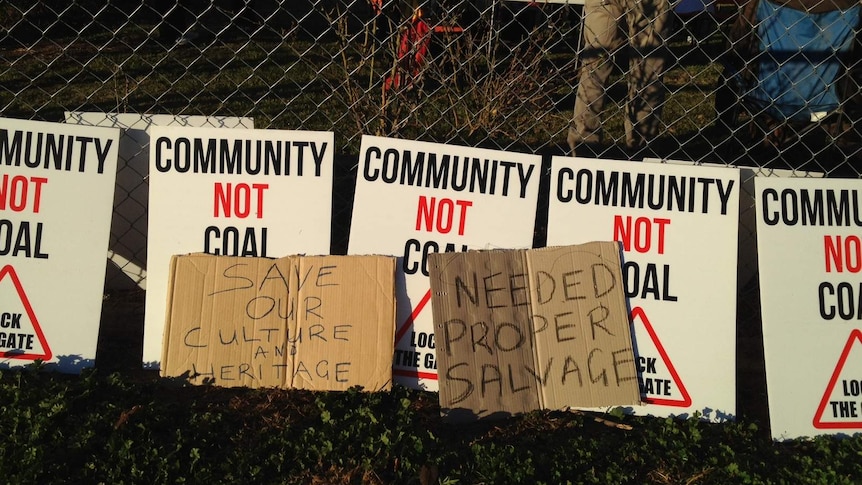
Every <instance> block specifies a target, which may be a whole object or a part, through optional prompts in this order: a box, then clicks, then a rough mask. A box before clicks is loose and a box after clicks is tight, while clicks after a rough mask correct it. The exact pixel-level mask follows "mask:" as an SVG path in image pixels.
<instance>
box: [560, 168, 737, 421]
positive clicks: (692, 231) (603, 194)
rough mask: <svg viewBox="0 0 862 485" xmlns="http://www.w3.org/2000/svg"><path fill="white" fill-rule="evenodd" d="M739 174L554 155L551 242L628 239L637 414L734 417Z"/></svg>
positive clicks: (625, 264)
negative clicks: (638, 389) (638, 393)
mask: <svg viewBox="0 0 862 485" xmlns="http://www.w3.org/2000/svg"><path fill="white" fill-rule="evenodd" d="M738 205H739V171H738V170H737V169H733V168H713V167H701V166H698V167H685V166H677V165H669V164H649V163H632V162H624V161H616V160H595V159H583V158H564V157H554V158H553V160H552V168H551V192H550V201H549V209H548V244H549V245H561V244H573V243H580V242H586V241H594V240H616V241H619V242H621V243H622V247H623V267H622V273H623V277H624V280H625V293H626V296H627V297H628V298H629V305H630V309H631V321H632V325H633V328H634V340H635V354H636V355H637V364H638V371H639V379H640V384H641V396H642V398H643V401H644V402H645V403H646V404H645V405H644V406H635V407H632V408H631V412H632V413H635V414H651V415H656V416H675V415H679V416H691V415H692V414H693V413H694V412H700V413H701V415H702V417H703V418H705V419H709V420H713V421H722V420H727V419H732V418H733V417H734V415H735V414H736V358H735V357H736V295H737V292H736V278H737V274H736V266H737V264H736V263H737V231H738V221H739V217H738V216H739V209H738Z"/></svg>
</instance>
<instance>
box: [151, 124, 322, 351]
mask: <svg viewBox="0 0 862 485" xmlns="http://www.w3.org/2000/svg"><path fill="white" fill-rule="evenodd" d="M150 135H151V142H150V164H151V166H150V199H149V203H150V210H149V219H148V224H149V240H148V243H147V301H146V309H145V310H146V313H145V321H144V365H145V366H146V367H157V366H158V362H157V361H158V360H159V359H160V357H161V350H162V332H163V331H164V328H165V327H164V325H165V296H166V295H167V287H168V278H169V273H168V270H169V266H170V260H171V256H173V255H175V254H187V253H195V252H204V253H208V254H215V255H223V256H248V257H265V256H272V255H280V254H328V253H329V244H330V229H331V222H330V220H331V217H332V167H333V161H334V151H335V147H334V142H333V138H334V137H333V134H332V133H328V132H305V131H281V130H228V129H215V128H184V127H161V126H154V127H152V128H150Z"/></svg>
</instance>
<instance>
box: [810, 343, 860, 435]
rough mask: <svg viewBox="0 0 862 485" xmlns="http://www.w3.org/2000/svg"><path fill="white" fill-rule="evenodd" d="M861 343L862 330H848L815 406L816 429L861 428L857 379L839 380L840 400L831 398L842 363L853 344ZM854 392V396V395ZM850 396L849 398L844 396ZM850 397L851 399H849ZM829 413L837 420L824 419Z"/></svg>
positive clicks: (845, 361)
mask: <svg viewBox="0 0 862 485" xmlns="http://www.w3.org/2000/svg"><path fill="white" fill-rule="evenodd" d="M857 343H862V331H860V330H859V329H858V328H857V329H853V331H852V332H850V337H849V338H848V339H847V343H846V344H844V350H843V351H841V357H839V358H838V364H837V365H836V366H835V370H834V371H833V372H832V377H831V378H830V379H829V384H828V385H827V386H826V392H824V393H823V398H822V399H821V400H820V405H819V406H818V407H817V412H816V413H815V414H814V422H813V424H814V427H815V428H817V429H859V428H862V417H860V416H862V409H859V408H858V407H857V406H858V402H859V397H858V396H859V395H860V393H862V389H860V384H859V381H858V380H853V381H850V384H855V386H854V385H848V381H846V380H843V381H842V382H841V385H842V388H843V393H842V394H843V396H844V399H842V400H834V399H832V393H833V392H834V391H835V386H836V384H838V379H839V378H840V377H841V372H842V371H843V370H844V364H846V363H847V357H848V356H849V355H850V351H851V350H852V349H853V346H854V344H857ZM854 377H858V376H854ZM854 394H855V396H854ZM846 396H850V398H848V397H846ZM854 397H855V399H854ZM851 399H852V400H851ZM827 412H828V413H829V414H831V415H832V416H831V417H832V418H833V419H838V420H839V421H824V419H823V418H824V416H823V415H824V414H825V413H827ZM847 418H850V420H848V421H840V420H841V419H847Z"/></svg>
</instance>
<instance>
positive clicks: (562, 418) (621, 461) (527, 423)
mask: <svg viewBox="0 0 862 485" xmlns="http://www.w3.org/2000/svg"><path fill="white" fill-rule="evenodd" d="M0 402H2V403H3V404H2V412H0V428H2V429H3V430H5V433H6V439H4V440H3V442H2V444H0V470H2V471H3V481H5V482H6V483H40V484H48V483H92V484H96V483H111V484H123V483H148V484H151V483H206V484H213V483H256V484H257V483H260V484H294V483H295V484H300V483H302V484H308V483H320V484H324V483H325V484H348V483H357V484H358V483H370V484H378V483H379V484H384V483H393V484H395V483H397V484H410V483H417V484H431V483H444V484H455V483H459V484H468V483H469V484H480V483H481V484H506V483H513V484H514V483H547V484H560V483H599V484H608V483H614V484H616V483H633V484H634V483H637V484H647V483H651V484H693V483H700V484H707V483H709V484H731V483H788V484H804V483H810V484H845V483H847V484H849V483H860V481H862V438H860V437H858V436H857V437H853V438H847V437H844V438H836V437H820V438H816V439H813V440H793V441H786V442H781V443H774V442H772V440H771V439H770V438H769V437H768V436H767V432H766V428H765V427H764V425H763V424H762V423H755V422H747V421H739V422H727V423H719V424H709V423H705V422H702V421H700V420H698V419H696V418H692V419H687V420H682V419H673V418H666V419H665V418H646V417H642V418H635V417H624V416H622V414H621V413H618V412H616V410H611V412H610V413H609V414H605V415H601V416H597V415H593V414H591V413H577V412H563V411H560V412H536V413H531V414H527V415H523V416H518V417H514V418H510V419H508V420H505V421H495V422H487V423H478V424H471V425H463V424H461V425H455V424H450V423H446V422H442V421H441V419H440V417H439V407H438V405H437V399H436V394H433V393H427V392H421V391H413V390H408V389H406V388H403V387H400V386H399V387H396V388H394V389H393V390H392V391H391V392H385V393H366V392H361V391H359V390H357V389H353V390H350V391H347V392H341V393H323V392H317V393H314V392H306V391H286V390H276V389H261V390H251V389H225V388H216V387H204V386H198V387H191V386H188V385H185V384H184V383H183V382H181V381H173V380H166V379H156V378H153V377H151V376H150V377H147V376H142V375H131V374H128V373H125V374H124V373H118V372H104V371H98V370H97V371H87V372H85V373H84V374H83V375H81V376H63V375H58V374H53V373H49V372H42V371H40V370H39V369H38V366H31V368H28V369H26V370H23V371H11V370H5V371H3V372H2V375H0Z"/></svg>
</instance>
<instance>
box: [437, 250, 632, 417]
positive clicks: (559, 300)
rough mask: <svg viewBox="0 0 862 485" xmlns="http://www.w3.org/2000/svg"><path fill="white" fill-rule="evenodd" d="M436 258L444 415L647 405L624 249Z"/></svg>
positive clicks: (457, 255)
mask: <svg viewBox="0 0 862 485" xmlns="http://www.w3.org/2000/svg"><path fill="white" fill-rule="evenodd" d="M429 260H430V263H431V266H430V271H431V290H432V294H433V296H432V299H431V301H432V304H433V308H434V330H435V335H437V336H438V340H437V342H438V347H437V359H438V366H439V367H438V370H439V372H440V407H441V412H442V413H443V414H444V416H447V417H449V418H452V419H454V420H464V419H470V418H475V419H480V418H486V417H489V416H495V415H501V416H504V415H508V414H513V413H521V412H526V411H531V410H536V409H561V408H565V407H570V406H580V407H597V406H603V407H607V406H618V405H630V404H640V393H639V390H638V380H637V369H636V368H635V356H634V352H633V350H632V336H631V333H630V331H629V321H628V310H627V307H626V301H625V295H624V292H623V280H622V273H621V272H620V249H619V246H618V245H617V243H613V242H603V243H599V242H596V243H589V244H583V245H580V246H569V247H557V248H548V249H540V250H529V251H528V250H512V251H470V252H467V253H443V254H433V255H431V256H430V257H429Z"/></svg>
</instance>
